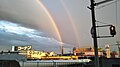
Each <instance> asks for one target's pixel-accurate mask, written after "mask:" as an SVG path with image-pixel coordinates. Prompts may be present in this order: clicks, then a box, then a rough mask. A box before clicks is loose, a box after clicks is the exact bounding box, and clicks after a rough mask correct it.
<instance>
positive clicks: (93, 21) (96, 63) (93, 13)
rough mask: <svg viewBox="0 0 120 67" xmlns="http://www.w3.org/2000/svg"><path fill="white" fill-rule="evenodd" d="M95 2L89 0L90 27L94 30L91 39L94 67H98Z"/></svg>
mask: <svg viewBox="0 0 120 67" xmlns="http://www.w3.org/2000/svg"><path fill="white" fill-rule="evenodd" d="M94 2H95V1H94V0H91V14H92V26H93V30H94V34H93V35H94V37H93V42H94V53H95V67H99V58H98V45H97V32H96V23H95V22H96V20H95V10H94V7H95V3H94Z"/></svg>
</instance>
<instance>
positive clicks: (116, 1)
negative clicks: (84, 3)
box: [96, 0, 120, 9]
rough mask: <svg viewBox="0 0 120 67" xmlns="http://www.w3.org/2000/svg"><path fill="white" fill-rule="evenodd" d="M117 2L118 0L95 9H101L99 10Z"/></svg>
mask: <svg viewBox="0 0 120 67" xmlns="http://www.w3.org/2000/svg"><path fill="white" fill-rule="evenodd" d="M119 1H120V0H116V1H114V2H111V3H108V4H105V5H103V6H100V7H98V8H96V9H101V8H103V7H106V6H109V5H111V4H113V3H116V2H119Z"/></svg>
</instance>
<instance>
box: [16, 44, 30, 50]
mask: <svg viewBox="0 0 120 67" xmlns="http://www.w3.org/2000/svg"><path fill="white" fill-rule="evenodd" d="M14 50H15V51H27V50H32V46H31V45H27V46H15V47H14Z"/></svg>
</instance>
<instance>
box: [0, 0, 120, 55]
mask: <svg viewBox="0 0 120 67" xmlns="http://www.w3.org/2000/svg"><path fill="white" fill-rule="evenodd" d="M100 1H103V0H95V2H96V3H97V2H100ZM115 1H116V0H113V1H111V2H108V3H105V4H101V5H99V6H96V7H95V14H96V15H95V16H96V20H97V21H99V22H96V24H97V26H99V25H106V24H113V25H115V26H116V31H117V35H116V36H115V37H112V38H100V39H98V46H99V47H102V48H103V49H104V47H105V45H106V44H109V45H110V47H111V50H117V46H114V45H115V44H116V41H120V19H119V18H120V1H119V0H118V2H115ZM88 6H90V0H17V1H16V0H11V1H10V0H0V48H1V50H10V49H11V46H12V45H32V47H33V49H34V50H44V51H55V52H56V53H60V46H61V45H62V46H64V51H65V52H70V51H72V48H73V47H93V46H94V45H93V40H92V37H91V34H90V29H91V27H92V22H91V12H90V10H89V9H88V8H87V7H88ZM97 35H99V36H100V35H110V34H109V27H104V28H97Z"/></svg>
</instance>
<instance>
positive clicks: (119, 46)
mask: <svg viewBox="0 0 120 67" xmlns="http://www.w3.org/2000/svg"><path fill="white" fill-rule="evenodd" d="M116 45H117V46H118V50H119V58H120V43H119V41H117V44H116Z"/></svg>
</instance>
